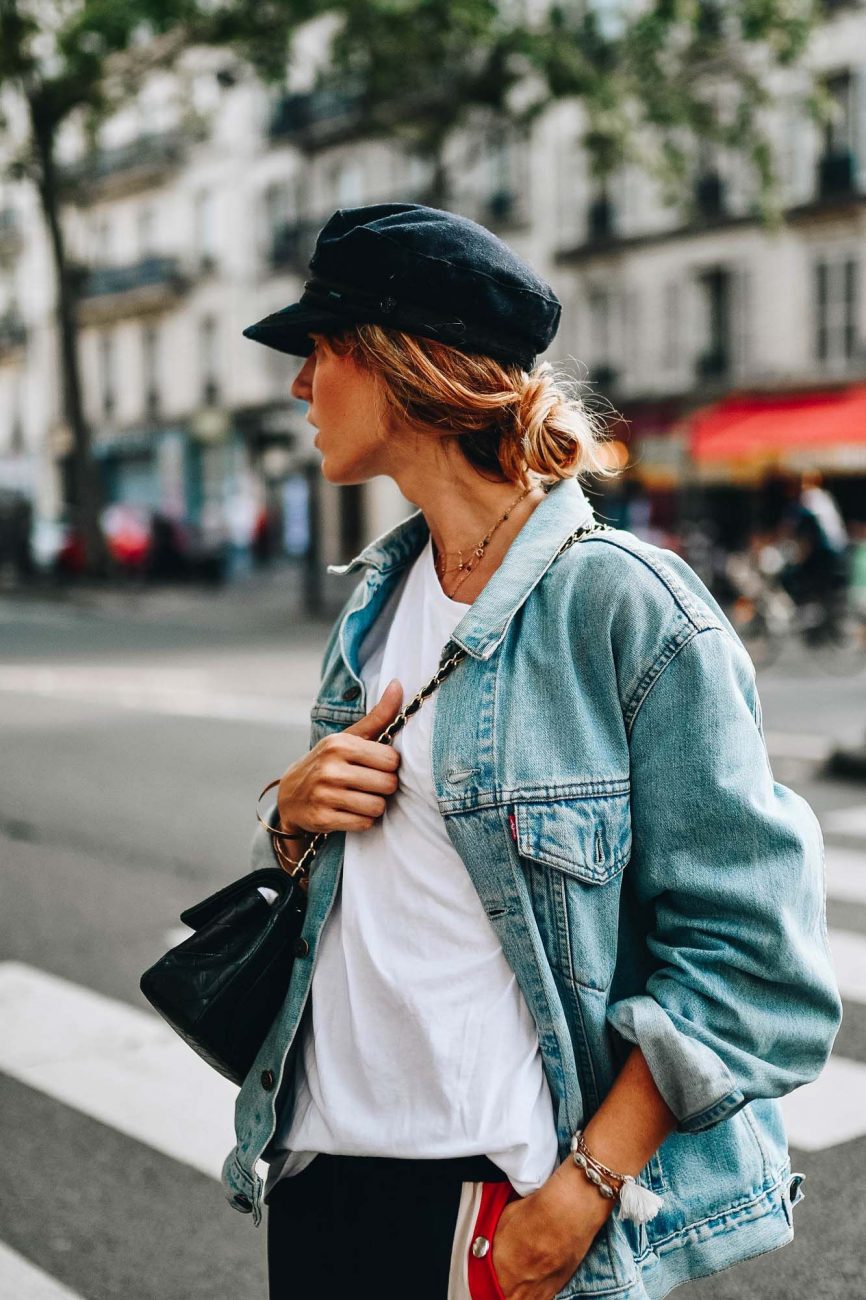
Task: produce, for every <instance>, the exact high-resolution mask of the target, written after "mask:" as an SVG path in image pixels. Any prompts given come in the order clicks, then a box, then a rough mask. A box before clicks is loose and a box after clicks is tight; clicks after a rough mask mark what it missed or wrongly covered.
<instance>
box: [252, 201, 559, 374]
mask: <svg viewBox="0 0 866 1300" xmlns="http://www.w3.org/2000/svg"><path fill="white" fill-rule="evenodd" d="M310 272H311V278H310V279H308V280H307V281H306V282H305V284H304V292H303V294H302V295H301V298H300V300H299V301H298V302H295V303H291V304H290V305H289V306H288V307H283V308H282V309H281V310H280V311H277V312H274V313H273V314H272V315H270V316H265V317H264V318H263V319H262V320H260V321H257V322H256V323H255V324H254V325H248V326H247V328H246V329H245V330H244V337H245V338H248V339H253V340H254V341H255V342H257V343H264V344H266V345H267V346H268V347H271V348H276V349H277V351H278V352H288V353H290V354H292V355H293V356H299V357H306V356H309V354H310V353H311V352H312V350H313V341H312V339H311V338H310V331H311V330H313V331H315V332H316V333H317V334H334V333H337V332H338V331H339V330H341V329H345V328H346V327H347V326H351V325H356V324H372V325H386V326H390V327H391V328H393V329H399V330H403V331H405V332H406V333H407V334H418V335H421V336H422V337H424V338H430V339H437V340H438V341H439V342H440V343H447V344H449V345H450V346H451V347H454V348H457V349H458V350H459V351H461V352H470V353H482V354H484V355H486V356H489V357H493V358H495V359H496V360H497V361H503V362H507V363H516V364H517V365H519V366H521V367H522V368H523V369H524V370H531V369H532V367H533V365H534V364H535V358H536V353H538V352H543V351H544V349H545V348H547V347H548V346H549V344H550V342H551V340H552V339H553V337H554V335H555V334H556V330H557V327H558V325H559V318H560V314H561V311H562V305H561V303H560V301H559V299H558V298H557V296H556V294H555V293H554V292H553V290H552V289H551V287H550V285H549V284H547V283H546V281H544V280H542V279H541V277H540V276H538V275H536V274H535V272H534V271H533V270H532V269H531V267H529V266H527V265H526V263H525V262H523V261H522V260H521V259H520V258H519V257H518V256H517V254H516V253H514V252H513V251H512V249H510V248H509V247H508V245H507V244H506V243H503V241H502V240H501V239H498V238H497V236H496V235H494V234H492V233H491V231H489V230H487V229H486V228H485V227H484V226H481V225H479V224H478V222H476V221H470V220H469V218H468V217H461V216H458V215H457V214H456V213H454V212H445V211H444V210H443V209H441V208H429V207H427V206H425V205H424V204H421V203H373V204H370V205H368V206H366V207H360V208H340V209H339V211H337V212H335V213H334V215H333V216H332V217H330V218H329V220H328V221H327V222H326V223H325V225H324V226H323V227H322V229H321V230H320V231H319V234H318V237H317V239H316V247H315V250H314V252H313V256H312V258H311V259H310Z"/></svg>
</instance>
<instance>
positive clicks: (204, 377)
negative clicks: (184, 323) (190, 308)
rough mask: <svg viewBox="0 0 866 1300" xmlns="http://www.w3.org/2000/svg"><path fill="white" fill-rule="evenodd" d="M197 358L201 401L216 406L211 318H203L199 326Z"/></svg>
mask: <svg viewBox="0 0 866 1300" xmlns="http://www.w3.org/2000/svg"><path fill="white" fill-rule="evenodd" d="M199 356H200V368H201V400H202V402H203V403H204V405H205V406H216V405H217V403H218V402H219V400H220V388H219V379H218V377H217V369H218V367H217V331H216V320H215V319H214V317H213V316H205V318H204V319H203V320H202V322H201V324H200V326H199Z"/></svg>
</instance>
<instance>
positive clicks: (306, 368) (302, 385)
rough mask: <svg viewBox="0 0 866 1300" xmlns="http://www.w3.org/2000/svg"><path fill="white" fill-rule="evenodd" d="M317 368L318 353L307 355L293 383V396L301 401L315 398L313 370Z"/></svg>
mask: <svg viewBox="0 0 866 1300" xmlns="http://www.w3.org/2000/svg"><path fill="white" fill-rule="evenodd" d="M315 368H316V354H315V353H312V354H311V355H310V356H308V357H307V359H306V361H305V362H304V364H303V365H302V366H301V368H300V370H299V371H298V373H297V375H296V376H295V379H294V383H293V384H292V397H296V398H297V399H298V400H299V401H301V402H310V401H312V398H313V371H314V370H315Z"/></svg>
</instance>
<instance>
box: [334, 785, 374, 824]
mask: <svg viewBox="0 0 866 1300" xmlns="http://www.w3.org/2000/svg"><path fill="white" fill-rule="evenodd" d="M329 805H330V808H331V809H333V810H334V811H335V812H344V813H352V814H353V815H354V816H356V817H374V818H378V817H381V816H382V814H383V813H384V811H385V809H386V808H387V806H388V801H387V799H386V798H385V797H384V796H383V795H378V794H364V793H363V792H360V791H357V790H344V791H343V792H342V793H339V792H335V793H334V796H333V799H332V800H329Z"/></svg>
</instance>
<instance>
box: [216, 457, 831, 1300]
mask: <svg viewBox="0 0 866 1300" xmlns="http://www.w3.org/2000/svg"><path fill="white" fill-rule="evenodd" d="M592 519H593V512H592V509H591V506H590V504H589V501H588V500H587V497H586V496H585V494H584V492H583V490H582V488H581V487H580V485H579V484H578V482H577V480H576V479H566V480H564V481H562V482H559V483H557V484H555V485H554V486H553V487H552V488H551V489H550V491H549V492H548V494H547V496H546V497H545V498H544V499H543V500H542V501H541V503H540V504H539V505H538V506H537V507H536V509H535V510H534V511H533V513H532V514H531V515H530V516H529V518H528V520H527V521H526V523H525V524H524V526H523V527H522V529H521V530H520V532H519V533H518V534H517V536H516V537H515V539H514V540H513V542H512V544H511V546H510V547H509V550H508V552H507V554H506V556H505V558H504V560H503V562H502V564H501V565H500V567H499V569H498V570H497V571H496V573H495V574H494V575H493V576H492V577H491V578H490V580H489V581H488V583H487V585H486V586H485V587H484V589H483V590H482V592H481V593H480V595H479V596H478V597H477V598H476V600H475V601H474V603H473V604H472V605H471V606H470V608H469V609H467V610H466V613H465V614H464V616H463V618H462V619H461V621H460V622H459V624H458V625H457V627H456V629H455V631H454V633H453V641H454V642H456V643H457V644H458V645H460V646H463V647H464V648H465V649H466V650H467V651H468V657H467V658H466V659H465V660H464V661H463V662H462V663H460V664H459V665H458V667H457V668H456V670H455V671H454V672H453V673H452V674H451V675H450V676H449V677H448V678H446V680H445V681H444V682H443V684H442V685H441V686H440V687H439V689H438V691H437V696H436V701H437V702H436V712H435V715H434V726H433V735H432V739H431V756H432V770H433V781H434V785H435V790H436V797H437V799H438V802H439V808H440V811H441V813H442V816H443V818H444V819H445V825H446V828H447V831H448V835H449V837H450V839H451V841H452V843H453V844H454V846H455V848H456V849H457V851H458V853H459V854H460V856H461V857H462V859H463V861H464V862H465V864H466V870H467V871H468V872H469V875H470V877H471V879H472V881H473V884H474V885H475V888H476V889H477V891H478V894H479V897H480V899H481V901H482V903H483V905H484V908H485V910H486V912H487V915H488V917H489V919H490V924H491V925H492V926H493V928H494V930H495V931H496V933H497V935H498V936H499V939H500V942H501V944H502V948H503V951H504V953H505V956H506V958H507V960H508V962H509V963H510V965H511V967H512V969H513V970H514V972H515V975H516V977H517V980H518V983H519V985H520V987H521V989H522V991H523V993H524V996H525V998H526V1001H527V1003H528V1006H529V1008H530V1011H531V1012H532V1015H533V1017H534V1020H535V1023H536V1025H537V1028H538V1040H539V1045H540V1050H541V1054H542V1059H543V1063H544V1069H545V1073H546V1076H547V1081H548V1084H549V1086H550V1090H551V1094H552V1097H553V1101H554V1113H555V1117H556V1123H557V1130H558V1135H559V1142H560V1159H565V1158H566V1156H567V1155H568V1150H569V1139H570V1135H571V1134H572V1133H573V1131H574V1130H575V1129H576V1128H578V1127H580V1126H582V1125H583V1124H585V1123H586V1122H587V1121H588V1120H589V1118H590V1117H591V1116H592V1114H593V1113H594V1111H595V1110H596V1109H597V1108H598V1107H599V1105H600V1104H601V1102H602V1101H603V1100H604V1098H605V1096H606V1094H607V1093H608V1091H609V1090H610V1088H611V1085H612V1083H613V1081H614V1079H615V1078H616V1075H617V1074H618V1073H619V1070H620V1069H621V1067H622V1065H623V1063H624V1061H625V1059H626V1057H627V1055H628V1053H629V1051H630V1050H631V1045H632V1044H633V1043H637V1044H638V1045H639V1046H640V1048H641V1050H642V1052H643V1054H644V1056H645V1057H646V1060H647V1062H648V1065H649V1068H650V1071H651V1072H652V1075H653V1078H654V1079H655V1082H656V1084H657V1086H658V1088H659V1090H660V1092H661V1093H662V1095H663V1097H664V1098H665V1101H666V1102H667V1104H668V1105H669V1106H670V1108H671V1110H672V1111H673V1113H674V1114H675V1116H676V1117H677V1126H676V1130H675V1131H674V1132H672V1133H671V1134H670V1135H669V1136H668V1137H667V1138H666V1140H665V1141H664V1142H663V1143H662V1145H661V1147H660V1148H659V1150H658V1152H657V1153H656V1154H655V1155H654V1156H653V1157H652V1159H651V1160H650V1161H649V1163H648V1164H647V1165H646V1167H645V1168H644V1170H643V1171H642V1173H641V1176H640V1178H641V1181H642V1182H644V1183H645V1184H646V1185H647V1186H649V1187H650V1188H651V1189H652V1190H653V1191H656V1192H658V1193H659V1194H660V1195H661V1196H662V1197H663V1201H664V1205H663V1208H662V1210H661V1211H660V1212H659V1213H658V1214H657V1216H656V1217H655V1218H654V1219H652V1220H650V1222H649V1223H647V1224H646V1225H640V1226H639V1225H636V1224H634V1223H632V1222H631V1221H628V1220H621V1219H620V1218H619V1216H618V1215H617V1214H616V1213H614V1214H613V1215H611V1216H610V1217H609V1218H608V1220H607V1223H606V1225H605V1227H604V1228H603V1229H602V1230H601V1231H600V1232H599V1234H598V1236H597V1237H596V1238H595V1241H594V1243H593V1245H592V1247H591V1249H590V1251H589V1253H588V1255H587V1256H586V1258H585V1259H584V1260H583V1262H582V1263H581V1265H580V1267H579V1269H578V1270H577V1272H576V1273H575V1275H574V1277H573V1278H572V1279H571V1280H570V1281H569V1282H568V1283H567V1285H566V1286H565V1287H564V1288H563V1289H562V1290H561V1292H560V1293H559V1294H560V1296H561V1297H566V1296H591V1295H599V1296H600V1295H605V1296H610V1295H616V1296H621V1297H623V1300H632V1298H633V1297H634V1298H635V1300H637V1298H638V1297H653V1298H657V1297H660V1296H664V1295H666V1294H667V1292H668V1291H670V1290H671V1288H672V1287H674V1286H677V1285H678V1284H680V1283H682V1282H684V1281H686V1280H687V1279H689V1278H693V1277H700V1276H703V1275H705V1274H708V1273H713V1272H716V1271H718V1270H719V1269H721V1268H724V1267H726V1266H727V1265H729V1264H732V1263H734V1262H736V1261H737V1260H740V1259H745V1258H748V1257H750V1256H753V1255H759V1254H762V1253H763V1252H765V1251H768V1250H773V1249H776V1248H777V1247H779V1246H782V1245H784V1244H785V1243H787V1242H788V1241H790V1240H791V1239H792V1237H793V1221H792V1206H793V1205H794V1204H796V1202H797V1201H798V1200H799V1199H800V1196H801V1195H802V1193H801V1192H800V1190H799V1183H800V1181H801V1180H802V1175H798V1174H793V1175H792V1173H791V1168H790V1161H789V1156H788V1151H787V1142H786V1137H785V1131H784V1127H783V1122H782V1116H781V1111H780V1106H779V1103H778V1101H777V1100H776V1098H778V1097H780V1096H782V1095H783V1094H785V1093H788V1092H791V1091H792V1090H793V1089H794V1088H797V1087H799V1086H800V1085H802V1084H804V1083H807V1082H809V1081H810V1080H812V1079H814V1078H815V1077H816V1076H817V1075H818V1074H819V1073H820V1071H821V1069H822V1068H823V1066H824V1064H825V1062H826V1060H827V1058H828V1056H829V1054H830V1049H831V1047H832V1044H833V1040H834V1038H835V1035H836V1032H837V1029H838V1027H839V1024H840V1020H841V1001H840V996H839V990H838V987H837V984H836V980H835V978H834V974H833V970H832V966H831V958H830V950H829V945H828V938H827V925H826V910H825V885H824V862H823V841H822V836H821V830H820V827H819V824H818V821H817V819H816V817H815V815H814V813H813V812H812V810H811V808H810V807H809V805H808V804H807V803H806V802H805V800H803V799H802V798H801V797H800V796H799V795H797V794H795V793H793V791H791V790H789V789H788V788H787V787H785V786H784V785H780V784H779V783H778V782H776V781H774V779H773V774H772V771H771V768H770V763H769V759H768V756H767V750H766V745H765V742H764V737H763V730H762V724H761V709H760V703H759V699H758V695H757V691H756V687H755V676H754V670H753V667H752V663H751V661H750V659H749V656H748V654H747V653H746V651H745V649H744V648H743V646H742V644H741V642H740V641H739V639H738V638H737V636H736V633H735V632H734V630H733V628H732V626H731V624H730V623H729V622H728V620H727V618H726V617H725V615H724V613H723V612H722V610H721V608H720V607H719V605H718V604H717V603H716V601H715V600H714V598H713V597H712V595H711V594H710V593H709V591H708V590H707V588H706V587H705V586H704V585H703V583H702V582H701V581H700V579H699V578H698V577H697V575H696V574H695V573H694V571H693V570H692V569H691V568H690V567H689V565H688V564H687V563H686V562H685V561H684V560H682V559H681V558H679V557H678V556H677V555H676V554H674V553H673V552H672V551H668V550H665V549H662V548H660V547H657V546H654V545H651V544H650V543H647V542H644V541H640V540H639V539H637V538H635V537H634V536H633V535H631V534H630V533H628V532H625V531H620V530H614V531H611V532H602V533H599V534H594V535H590V536H588V537H586V538H585V539H584V540H582V541H580V542H578V543H577V544H575V545H573V546H571V547H570V548H569V549H568V550H566V551H565V552H564V553H563V554H562V555H561V556H560V557H559V558H558V559H555V557H556V554H557V551H558V549H559V547H560V546H561V544H562V542H563V541H564V540H565V539H566V537H568V535H569V534H570V533H571V532H573V530H574V529H575V528H577V527H578V526H579V525H580V524H583V523H587V522H591V521H592ZM427 535H428V529H427V523H426V520H425V518H424V516H423V514H422V513H421V511H416V512H415V513H414V514H413V515H411V516H410V517H409V518H407V519H405V520H404V521H403V522H401V523H400V524H398V525H397V526H396V527H395V528H393V529H392V530H390V531H389V532H387V533H385V534H383V535H382V536H381V537H379V538H377V539H376V540H375V541H373V542H371V543H370V545H369V546H367V547H365V548H364V550H363V551H362V552H361V553H360V554H359V555H358V556H356V557H355V559H353V560H352V561H351V562H350V563H349V564H346V565H333V566H331V568H330V571H331V572H335V573H352V572H354V571H356V570H362V571H363V576H362V577H361V579H360V581H359V583H358V585H357V587H356V588H355V590H354V591H353V592H352V594H351V596H350V597H349V599H348V601H347V602H346V605H345V607H344V609H343V610H342V611H341V613H340V615H339V617H338V619H337V621H336V622H335V624H334V628H333V630H332V633H331V636H330V638H329V641H328V644H327V647H326V650H325V654H324V659H323V664H322V680H321V686H320V690H319V695H318V698H317V700H316V702H315V704H314V706H313V709H312V714H311V719H312V727H311V734H310V745H311V747H312V745H314V744H315V743H316V742H317V741H318V740H320V739H321V738H322V737H323V736H327V735H329V734H330V733H332V732H335V731H339V730H342V729H343V728H345V727H347V726H349V725H350V724H351V723H353V722H356V721H357V720H358V719H359V718H361V717H362V716H363V715H364V714H365V713H366V712H368V710H369V709H370V708H372V706H373V704H375V703H376V701H375V700H372V699H369V700H368V699H367V698H365V690H364V686H363V683H362V681H361V678H360V674H359V671H358V670H359V663H358V649H359V646H360V644H361V642H362V640H363V637H364V634H365V633H366V632H367V630H368V629H369V627H370V626H371V624H372V623H373V620H374V619H375V618H376V617H377V615H378V613H379V611H380V610H381V609H382V607H383V605H384V603H385V601H386V600H387V598H388V595H389V593H390V592H391V591H392V590H393V588H394V584H395V583H396V582H397V581H398V579H399V577H400V574H401V572H402V571H403V570H404V568H405V566H406V565H407V564H408V563H410V562H411V560H412V559H413V558H414V557H415V556H416V555H417V554H418V552H419V550H420V548H421V547H422V546H423V544H424V543H425V541H426V539H427ZM409 725H411V722H410V723H409ZM271 811H272V815H273V813H275V811H276V810H275V808H273V809H272V810H271ZM344 839H345V835H344V834H343V833H337V832H334V833H332V834H330V835H329V836H328V838H327V839H326V840H325V842H324V843H323V845H322V847H321V849H320V850H319V853H318V855H317V857H316V858H315V859H314V865H313V870H312V874H311V880H310V888H309V896H308V909H307V917H306V921H305V926H304V936H305V938H306V941H307V943H308V945H309V952H308V954H307V955H306V956H304V957H298V958H297V959H296V960H295V965H294V970H293V973H292V981H291V986H290V988H289V992H288V995H287V997H286V1001H285V1003H284V1006H283V1008H282V1011H281V1013H280V1014H279V1015H278V1016H277V1018H276V1020H275V1021H274V1024H273V1026H272V1028H271V1030H270V1032H269V1034H268V1036H267V1038H266V1039H265V1042H264V1043H263V1045H262V1048H261V1051H260V1052H259V1054H258V1057H257V1059H256V1061H255V1064H254V1066H253V1068H252V1069H251V1070H250V1073H249V1075H248V1076H247V1078H246V1079H245V1080H244V1083H243V1086H242V1087H241V1089H240V1092H239V1094H238V1098H237V1105H236V1130H237V1133H236V1136H237V1145H236V1146H235V1147H234V1148H233V1150H232V1151H231V1152H230V1153H229V1155H228V1156H227V1158H226V1161H225V1164H224V1166H223V1181H224V1184H225V1188H226V1196H227V1199H228V1200H229V1203H230V1204H232V1205H233V1206H234V1207H235V1208H236V1209H238V1210H240V1211H242V1212H245V1213H252V1216H253V1221H254V1222H255V1223H256V1224H259V1223H260V1222H261V1220H262V1204H263V1190H264V1184H263V1180H262V1178H261V1176H260V1172H259V1170H257V1168H256V1162H257V1160H259V1159H260V1158H263V1159H264V1160H265V1161H267V1160H268V1158H269V1155H270V1154H271V1152H269V1151H268V1147H269V1143H270V1141H271V1138H272V1137H273V1134H274V1131H275V1128H276V1117H277V1112H278V1107H279V1108H280V1110H282V1109H283V1108H284V1107H287V1106H291V1104H292V1100H293V1097H292V1093H293V1078H292V1076H293V1066H294V1063H295V1054H294V1053H293V1047H294V1046H295V1045H296V1044H297V1043H298V1042H299V1033H298V1031H299V1027H300V1025H301V1022H302V1017H303V1014H304V1011H305V1009H306V1008H308V1006H309V999H308V995H309V991H310V983H311V979H312V974H313V967H314V964H315V960H316V952H317V948H318V944H319V939H320V936H321V933H322V928H323V926H324V924H325V921H326V920H327V917H328V914H329V913H330V910H331V907H332V905H333V902H334V898H335V896H336V893H337V889H338V887H339V882H340V867H341V862H342V850H343V843H344ZM273 862H274V858H273V856H272V848H271V843H270V839H269V837H268V835H267V832H266V831H265V830H264V829H262V828H257V830H256V833H255V836H254V839H253V844H252V866H253V867H254V868H255V867H257V866H261V865H264V864H268V865H273Z"/></svg>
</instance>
